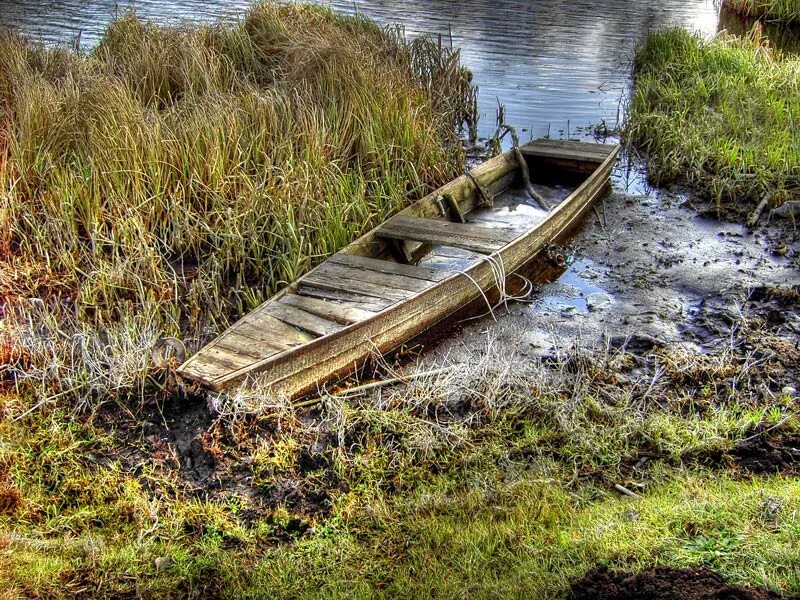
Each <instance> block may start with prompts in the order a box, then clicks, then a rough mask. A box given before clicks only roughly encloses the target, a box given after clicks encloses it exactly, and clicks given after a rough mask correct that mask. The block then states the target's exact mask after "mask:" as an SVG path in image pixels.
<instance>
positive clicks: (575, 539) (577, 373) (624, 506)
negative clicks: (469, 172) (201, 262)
mask: <svg viewBox="0 0 800 600" xmlns="http://www.w3.org/2000/svg"><path fill="white" fill-rule="evenodd" d="M798 358H800V357H799V356H798V351H797V349H796V348H794V347H793V344H791V343H790V342H788V341H787V340H786V339H785V338H784V337H781V335H779V334H776V333H775V331H774V330H773V329H771V328H770V326H769V325H768V324H767V323H765V322H761V321H757V320H756V321H753V322H748V321H743V322H742V323H740V324H739V326H738V327H737V328H735V334H734V335H733V337H732V338H731V340H730V344H729V345H726V346H722V347H720V348H718V349H717V350H716V351H714V352H711V353H709V354H690V353H686V352H682V351H678V350H671V349H667V348H665V349H662V350H656V351H654V353H653V354H652V355H651V356H650V357H649V358H648V360H646V361H645V360H643V359H644V357H641V356H638V355H634V354H630V353H628V352H626V351H625V350H614V351H601V352H593V351H589V350H576V351H575V352H573V353H570V354H569V355H565V356H563V357H562V358H561V359H560V360H558V361H556V362H541V361H531V360H521V358H520V357H518V356H516V355H514V354H507V355H506V354H503V353H500V352H498V349H497V348H495V347H494V346H493V345H492V344H491V343H489V345H488V346H487V347H486V348H476V349H475V355H474V356H473V357H468V358H466V359H464V362H463V363H461V364H458V365H456V366H457V367H458V368H457V369H456V370H454V371H449V372H438V373H437V374H435V375H430V376H427V377H421V378H418V379H415V380H413V382H411V383H410V384H408V385H407V386H400V387H395V388H387V389H386V390H383V392H382V393H381V395H380V396H357V397H351V398H347V399H345V398H340V397H339V398H337V397H327V398H325V399H324V401H323V403H322V405H321V406H320V407H319V408H318V409H316V412H312V413H308V412H307V411H306V412H304V411H302V410H298V409H295V408H293V407H292V406H290V405H286V406H275V407H272V409H271V411H270V412H268V413H267V414H265V415H262V416H258V417H243V416H241V415H238V416H232V417H230V418H227V419H221V420H218V421H216V422H215V423H213V424H212V425H211V426H210V427H209V428H207V430H205V433H204V434H203V436H202V437H201V438H200V439H201V440H202V443H203V445H204V446H205V448H206V450H207V451H208V452H209V453H211V454H213V455H215V456H216V457H217V461H218V462H217V471H218V476H219V477H221V478H222V479H221V481H222V482H223V486H222V487H221V488H219V489H216V491H215V487H214V486H210V487H206V488H201V489H200V490H199V493H198V492H197V491H195V492H193V491H192V488H191V485H190V484H189V483H187V481H186V480H185V478H184V469H183V468H179V467H178V466H177V463H176V460H175V457H174V456H172V455H171V454H170V453H173V454H174V452H175V451H176V450H175V446H172V447H171V446H170V445H169V444H164V443H163V442H161V441H159V440H158V438H159V436H158V435H157V434H156V435H153V434H151V433H147V432H148V431H150V426H149V425H148V426H146V427H144V428H142V425H141V422H142V421H147V420H148V419H149V420H154V421H155V422H158V420H159V419H161V418H163V417H160V416H159V414H158V413H157V412H156V413H151V414H150V416H146V415H145V416H139V415H137V414H132V415H131V416H130V420H128V421H126V420H125V419H122V418H120V417H119V416H116V417H113V418H112V420H111V423H112V424H113V425H112V426H111V429H109V423H108V421H107V419H108V418H109V415H108V414H106V415H104V413H102V412H99V413H98V414H97V415H96V416H95V418H94V419H91V420H89V421H85V420H81V421H78V422H76V421H73V420H72V419H71V415H73V414H74V412H73V411H72V410H70V409H67V408H62V409H58V410H55V411H50V412H49V413H48V414H47V415H46V416H45V415H42V414H37V415H33V416H31V417H28V418H26V419H22V420H20V421H15V422H12V421H10V420H4V421H2V422H0V439H2V440H3V443H2V446H0V465H2V466H3V467H2V468H3V472H4V474H3V475H2V477H0V481H5V488H6V490H7V492H6V497H7V498H10V500H9V501H7V502H6V504H5V506H6V507H7V508H6V509H5V510H4V512H3V514H2V515H0V530H1V531H2V534H0V548H2V552H0V574H2V575H0V579H2V578H4V579H3V589H4V590H6V592H5V593H6V596H8V597H10V598H15V597H28V596H32V595H41V596H47V597H69V596H71V595H74V594H78V593H85V594H87V595H89V596H91V595H96V596H115V597H116V596H132V595H134V594H135V595H137V596H139V597H145V598H151V597H152V598H156V597H158V598H162V597H167V598H169V597H187V596H189V597H236V598H238V597H245V598H249V597H252V598H259V597H279V598H304V597H308V598H311V597H321V596H322V597H363V598H370V597H433V596H437V597H444V598H452V597H461V596H462V595H463V594H465V593H469V594H470V595H471V596H474V597H478V598H494V597H563V596H564V595H565V594H566V592H567V590H568V587H569V585H570V583H571V582H572V581H574V580H575V579H576V578H577V577H579V576H581V575H582V574H583V573H584V572H585V571H587V570H588V569H590V568H592V567H594V566H596V565H597V564H605V565H608V566H609V567H611V568H620V569H626V570H634V571H635V570H640V569H647V568H651V567H652V566H654V565H665V566H674V567H685V566H707V567H709V568H712V569H714V570H715V571H717V572H719V573H721V574H722V575H723V576H724V577H725V578H726V579H728V580H729V581H731V582H741V583H744V582H747V583H751V584H757V585H763V586H768V587H771V588H772V589H775V590H781V591H783V592H786V593H794V594H796V593H798V591H800V572H798V570H797V567H796V565H797V564H798V559H800V555H798V550H797V545H796V539H797V536H798V534H800V530H798V525H797V523H798V520H797V518H796V515H797V513H798V511H800V504H798V498H800V488H798V483H797V480H796V478H793V477H786V476H783V475H780V474H775V475H760V476H755V477H751V476H747V475H746V474H743V473H739V472H737V471H736V470H728V469H727V468H726V467H725V466H724V465H725V460H724V458H722V459H715V458H713V457H715V456H721V457H724V452H725V451H726V450H728V449H730V448H731V447H732V446H733V444H734V443H735V442H736V441H737V440H740V439H742V438H745V437H749V436H751V435H752V434H753V432H754V431H759V430H762V431H763V430H768V429H773V431H775V432H780V435H789V436H798V435H800V421H798V419H797V417H796V411H797V405H796V402H797V399H796V397H793V396H792V395H786V394H783V393H781V392H780V389H781V388H782V387H783V386H784V385H786V384H787V383H791V378H792V377H794V375H793V373H792V372H791V371H786V370H785V369H786V365H792V364H795V365H796V364H797V362H796V361H797V359H798ZM645 365H646V366H645ZM782 365H783V366H782ZM787 378H789V379H787ZM171 401H172V402H175V400H174V399H173V400H171ZM104 419H106V420H104ZM131 428H133V429H134V430H138V429H140V428H142V431H143V432H144V433H142V434H141V436H134V437H133V438H131V437H130V435H129V434H127V433H126V432H127V431H129V430H130V429H131ZM162 435H165V434H162ZM148 436H149V438H148ZM646 457H653V458H651V459H649V461H648V460H645V461H644V462H642V459H643V458H646ZM714 465H716V466H714ZM242 466H244V471H243V472H242V471H234V475H235V473H242V474H244V475H249V476H251V477H252V478H253V479H252V483H251V484H242V483H235V482H236V481H240V482H241V481H242V480H241V479H237V477H235V476H234V477H228V476H226V475H225V473H226V469H229V468H231V467H232V468H234V469H240V468H241V467H242ZM614 484H622V485H624V486H626V487H628V488H630V489H635V490H636V491H637V492H638V493H639V495H640V497H639V498H626V497H623V496H620V495H619V494H618V493H617V492H616V491H615V490H614V487H613V485H614ZM276 490H277V491H281V490H283V491H282V492H280V494H278V495H277V496H276V495H275V494H276ZM287 491H288V493H286V492H287ZM0 505H2V503H0ZM769 507H777V509H770V508H769Z"/></svg>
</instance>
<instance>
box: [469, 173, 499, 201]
mask: <svg viewBox="0 0 800 600" xmlns="http://www.w3.org/2000/svg"><path fill="white" fill-rule="evenodd" d="M467 177H469V180H470V181H472V183H473V184H474V185H475V191H476V192H477V194H478V196H479V197H480V199H481V205H482V206H494V197H492V196H491V195H490V194H489V192H487V191H486V190H485V189H483V186H482V185H481V184H480V183H479V182H478V180H477V179H475V176H474V175H473V174H472V173H467Z"/></svg>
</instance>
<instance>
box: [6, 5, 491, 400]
mask: <svg viewBox="0 0 800 600" xmlns="http://www.w3.org/2000/svg"><path fill="white" fill-rule="evenodd" d="M470 81H471V76H470V73H469V72H468V71H467V70H466V69H464V68H463V67H461V65H460V61H459V53H458V51H457V50H453V49H451V48H449V47H447V46H445V45H442V44H441V42H438V43H437V42H435V41H431V40H427V39H416V40H413V41H408V40H406V39H405V36H404V33H403V30H402V29H401V28H389V29H382V28H380V27H378V26H377V25H376V24H374V23H373V22H371V21H369V20H367V19H364V18H361V17H346V16H342V15H338V14H335V13H333V12H332V11H330V10H328V9H324V8H320V7H314V6H305V5H283V4H277V3H272V2H266V3H262V4H257V5H255V6H254V7H253V8H252V9H251V10H250V11H249V12H248V14H247V15H246V17H244V18H243V19H242V20H241V21H240V22H238V23H236V24H234V25H225V26H223V25H217V26H211V27H160V26H156V25H154V24H152V23H148V22H144V21H142V20H140V19H139V18H137V17H136V16H135V15H133V14H132V15H128V16H126V17H124V18H121V19H120V20H118V21H116V22H115V23H113V24H112V25H111V27H110V28H109V30H108V31H107V32H106V34H105V36H104V38H103V39H102V41H101V42H100V43H99V45H98V46H97V47H96V48H95V49H93V50H92V51H91V52H90V53H89V54H77V53H75V52H72V51H69V50H66V49H46V48H43V47H40V46H37V45H36V44H33V43H31V42H29V41H27V40H25V39H23V38H21V37H19V36H17V35H14V34H11V33H7V32H6V33H2V34H0V193H1V194H2V195H3V199H4V201H3V204H2V208H0V260H2V267H0V271H2V275H0V292H1V293H2V295H3V310H4V311H5V313H6V315H7V316H8V318H7V319H6V321H5V324H4V331H3V332H0V334H3V335H5V336H6V338H7V341H8V340H10V341H8V343H9V344H11V345H12V346H14V345H16V346H20V345H21V346H20V347H17V348H16V349H15V350H14V352H13V353H12V354H14V355H16V356H25V357H26V361H27V362H26V361H17V362H15V363H14V364H13V365H10V367H8V369H10V370H11V371H12V372H13V373H14V374H15V375H14V377H15V378H16V380H17V381H18V382H19V381H21V380H31V381H33V380H38V381H40V382H42V381H45V380H47V383H46V385H44V387H42V388H41V389H40V390H39V392H40V393H41V394H44V395H49V394H56V393H61V392H63V391H64V389H63V388H64V382H66V381H72V382H73V383H74V384H75V385H74V390H75V393H74V394H69V395H70V396H71V397H74V398H77V399H81V401H82V400H83V399H84V398H85V396H86V394H87V392H88V391H89V390H94V389H95V387H93V386H92V385H91V384H90V382H91V381H93V380H95V379H97V376H98V370H99V371H100V372H101V373H103V372H105V371H107V370H108V368H109V367H108V365H109V364H112V363H116V362H118V361H117V360H116V359H114V358H113V357H117V358H119V359H120V360H121V356H122V355H123V354H124V353H127V352H130V350H131V343H134V345H137V346H142V347H144V346H146V345H147V343H148V341H149V342H153V341H155V339H156V338H157V337H158V336H159V335H173V336H177V337H182V338H184V339H185V340H186V341H187V343H188V346H189V347H190V350H191V349H193V348H195V347H197V346H198V345H199V344H201V343H202V342H204V341H205V340H207V339H208V338H209V337H210V336H211V335H213V334H214V333H215V332H217V331H218V330H220V329H221V328H223V327H225V326H226V325H227V324H228V323H229V321H230V320H231V319H233V318H236V317H238V316H240V315H241V314H242V313H244V312H245V311H247V310H249V309H252V308H253V307H255V306H256V305H258V304H259V303H260V302H262V301H263V300H264V299H265V298H267V297H269V296H270V295H271V294H272V293H274V292H275V291H276V290H278V289H279V288H280V287H281V286H282V285H284V284H285V283H286V282H290V281H292V280H294V279H295V278H297V277H298V276H299V275H301V274H302V273H303V272H305V271H307V270H308V269H309V268H311V267H312V266H314V265H315V264H316V263H318V262H320V261H321V260H322V259H323V258H324V257H326V256H327V255H329V254H331V253H333V252H335V251H337V250H338V249H339V248H341V247H342V246H344V245H346V244H347V243H349V242H350V241H351V240H352V239H354V238H355V237H357V236H359V235H360V234H362V233H363V232H365V231H367V230H368V229H370V228H371V227H373V226H374V225H375V224H376V223H378V222H380V221H381V220H383V219H384V218H386V217H387V216H388V215H389V214H391V213H393V212H395V211H397V210H399V209H400V208H402V207H403V206H405V205H406V204H407V203H408V202H409V201H411V200H414V199H416V198H418V197H420V196H422V195H424V194H425V193H427V192H428V191H430V190H431V189H433V188H435V187H437V186H438V185H440V184H442V183H444V182H445V181H448V180H449V179H451V178H452V177H453V176H454V175H457V174H458V173H460V172H462V170H463V165H464V153H463V150H462V148H461V144H460V143H459V136H460V134H461V133H462V131H463V128H464V127H467V126H469V124H472V123H474V120H475V94H476V90H475V88H474V87H473V86H472V85H471V83H470ZM31 299H32V300H31ZM32 324H35V326H34V325H32ZM119 330H126V331H127V339H128V341H127V342H123V341H122V340H123V338H125V335H123V334H122V332H121V331H119ZM110 331H114V332H116V334H114V335H110V334H109V332H110ZM108 339H112V340H119V342H120V343H119V344H115V343H113V341H112V342H109V343H104V342H105V341H107V340H108ZM41 340H51V341H52V345H53V347H51V348H49V350H48V351H47V352H41V351H40V350H41V347H42V344H41V343H40V342H41ZM76 340H83V341H85V342H86V347H92V348H100V349H103V351H104V352H105V353H106V354H109V355H110V357H106V359H107V360H106V359H104V358H103V357H98V358H97V361H88V362H87V361H81V360H76V356H75V349H76V347H82V346H81V344H82V342H81V343H78V342H76ZM134 340H135V342H134ZM84 354H86V352H84ZM88 354H91V355H92V356H94V354H93V353H92V352H89V353H88ZM53 365H59V368H54V367H53ZM129 366H130V368H131V369H132V370H133V372H132V373H131V374H132V375H135V374H137V373H138V376H136V377H133V379H134V380H136V381H138V382H139V383H138V384H137V385H142V377H144V376H145V375H146V364H144V365H143V364H139V365H132V364H130V365H129ZM34 372H35V373H37V374H38V375H37V376H36V377H31V376H30V375H31V373H34ZM100 379H104V377H101V378H100ZM126 380H127V379H126ZM135 388H136V386H135V385H134V386H133V389H135ZM70 389H72V388H70ZM103 389H104V390H105V391H103V390H101V389H100V388H97V394H98V395H99V396H106V395H107V392H109V391H110V390H109V389H106V388H103ZM113 393H116V392H113Z"/></svg>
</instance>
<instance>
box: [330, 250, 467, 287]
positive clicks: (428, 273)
mask: <svg viewBox="0 0 800 600" xmlns="http://www.w3.org/2000/svg"><path fill="white" fill-rule="evenodd" d="M328 262H331V263H334V264H339V265H346V266H348V267H354V268H358V269H368V270H370V271H377V272H379V273H387V274H389V275H402V276H403V277H412V278H414V279H422V280H424V281H431V282H437V281H441V280H442V279H446V278H447V277H449V276H450V275H452V273H451V272H449V271H446V270H444V269H432V268H430V267H420V266H416V265H404V264H402V263H396V262H392V261H388V260H380V259H377V258H370V257H368V256H357V255H354V254H334V255H333V256H331V257H330V258H329V259H328Z"/></svg>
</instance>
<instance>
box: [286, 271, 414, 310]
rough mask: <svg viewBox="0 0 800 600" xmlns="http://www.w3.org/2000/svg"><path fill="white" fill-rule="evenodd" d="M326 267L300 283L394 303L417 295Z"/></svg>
mask: <svg viewBox="0 0 800 600" xmlns="http://www.w3.org/2000/svg"><path fill="white" fill-rule="evenodd" d="M325 267H326V265H325V264H323V265H322V266H321V267H320V268H319V269H317V270H315V271H312V272H311V273H309V274H308V275H306V276H305V277H303V278H302V279H300V283H301V284H305V285H310V286H313V287H315V288H319V289H323V290H331V291H334V292H345V293H347V294H354V295H356V296H366V297H368V298H371V299H376V298H377V299H379V300H390V301H392V303H394V302H399V301H400V300H405V299H406V298H409V297H411V296H413V295H414V294H415V293H416V291H415V290H402V289H398V288H392V287H386V286H385V285H383V284H381V283H373V282H371V281H367V280H366V279H365V278H363V279H362V278H360V276H359V273H358V272H357V271H354V272H353V276H352V277H347V276H346V275H344V274H341V273H338V272H334V270H333V269H326V268H325Z"/></svg>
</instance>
